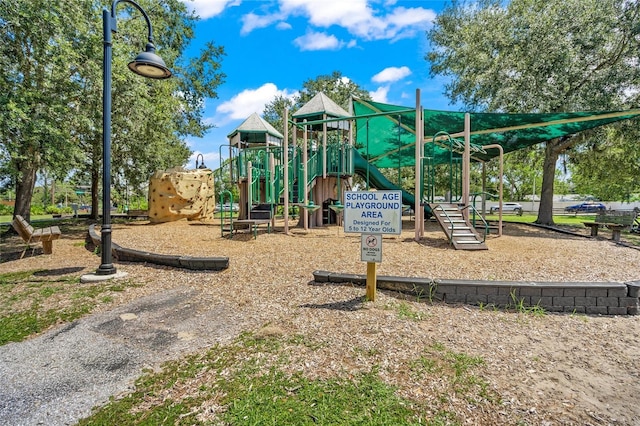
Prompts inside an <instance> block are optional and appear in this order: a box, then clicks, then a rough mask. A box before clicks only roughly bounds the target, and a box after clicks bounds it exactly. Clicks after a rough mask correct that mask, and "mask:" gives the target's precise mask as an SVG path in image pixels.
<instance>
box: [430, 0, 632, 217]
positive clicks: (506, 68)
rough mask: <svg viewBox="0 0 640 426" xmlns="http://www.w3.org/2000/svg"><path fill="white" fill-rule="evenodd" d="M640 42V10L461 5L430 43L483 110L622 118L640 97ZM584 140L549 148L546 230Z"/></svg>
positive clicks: (447, 12) (591, 0) (623, 2)
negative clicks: (565, 164) (602, 113)
mask: <svg viewBox="0 0 640 426" xmlns="http://www.w3.org/2000/svg"><path fill="white" fill-rule="evenodd" d="M639 35H640V2H637V1H628V0H511V1H509V2H504V1H502V0H479V1H473V2H468V1H455V0H454V1H453V3H452V4H451V5H450V6H448V7H447V8H445V9H444V10H443V11H442V13H441V14H439V15H438V17H437V19H436V21H435V23H434V27H433V28H432V29H431V30H430V31H429V32H428V34H427V37H428V39H429V41H430V43H431V47H430V49H429V52H428V53H427V56H426V59H427V61H429V63H430V64H431V74H432V75H433V76H445V77H448V78H449V81H450V82H449V83H448V84H447V85H446V86H445V93H446V95H447V96H448V97H449V98H450V99H451V100H452V101H453V102H459V103H461V104H463V105H464V106H465V107H466V108H468V109H470V110H473V111H482V112H514V113H516V112H517V113H522V112H565V111H579V110H616V109H624V108H628V107H629V102H630V100H631V94H633V93H637V91H638V90H639V89H640V84H639V81H640V80H639V79H638V75H639V73H640V68H639V63H640V58H639V54H640V39H639ZM580 140H583V138H575V137H565V138H561V139H555V140H551V141H548V142H546V146H545V159H544V165H543V170H542V176H543V181H542V193H541V202H540V209H539V212H538V219H537V222H538V223H543V224H552V223H553V216H552V208H553V190H554V188H553V183H554V176H555V170H556V162H557V160H558V158H559V155H560V154H561V153H563V152H564V151H565V150H567V149H569V148H571V147H572V146H574V145H575V144H576V143H577V142H579V141H580Z"/></svg>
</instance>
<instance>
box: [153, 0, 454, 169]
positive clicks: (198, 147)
mask: <svg viewBox="0 0 640 426" xmlns="http://www.w3.org/2000/svg"><path fill="white" fill-rule="evenodd" d="M183 1H184V2H185V4H186V5H187V7H189V8H190V9H191V10H195V12H196V13H197V14H198V15H199V16H200V18H201V21H200V22H199V23H198V25H197V27H196V38H195V40H194V41H192V43H191V45H190V46H189V48H188V50H187V55H188V56H195V55H197V54H198V52H199V51H200V49H201V48H202V47H203V46H204V44H205V43H206V42H209V41H212V42H214V43H215V44H216V45H222V46H224V48H225V51H226V56H225V57H224V59H223V62H222V71H223V72H224V73H225V74H226V75H227V77H226V80H225V82H224V83H223V84H222V85H221V86H219V87H218V98H217V99H207V100H206V102H205V119H206V121H207V123H210V124H213V125H215V126H216V128H214V129H211V130H210V131H209V132H208V133H207V134H206V135H205V136H204V137H202V138H189V139H187V142H188V144H189V147H190V148H191V150H192V151H193V156H192V158H191V159H190V161H189V164H187V168H192V167H194V166H195V158H196V156H197V155H198V154H202V155H203V157H204V161H205V164H206V165H207V166H208V167H210V168H217V167H218V166H219V164H220V158H219V152H220V145H223V144H228V139H227V134H229V133H230V132H231V131H232V130H234V129H235V128H236V127H238V126H239V125H240V124H241V123H242V122H243V121H244V120H245V119H246V118H247V117H249V116H250V115H251V114H253V113H254V112H257V113H258V114H262V111H263V109H264V105H265V104H266V103H268V102H270V101H272V100H273V99H274V97H275V96H276V95H284V96H292V95H293V94H295V93H296V91H297V90H299V89H300V88H301V87H302V83H303V82H304V81H305V80H308V79H315V78H316V77H317V76H319V75H323V74H331V73H332V72H333V71H340V72H341V73H342V75H343V76H345V77H347V78H349V79H350V80H352V81H353V82H355V83H357V84H358V85H359V86H360V87H363V88H364V89H366V90H368V91H369V92H370V94H371V96H372V98H373V99H374V100H377V101H380V102H387V103H391V104H398V105H406V106H414V105H415V93H416V89H418V88H419V89H420V90H421V102H422V104H423V106H424V107H425V108H430V109H445V110H456V108H455V107H453V106H451V105H449V103H448V100H447V99H446V98H445V97H444V96H443V95H442V92H443V81H442V80H437V79H436V80H433V79H431V78H430V77H429V67H428V63H427V62H426V61H425V60H424V56H425V54H426V52H427V40H426V36H425V32H426V31H427V30H428V29H429V28H431V26H432V22H433V19H434V18H435V16H436V14H437V13H438V12H439V11H440V10H442V8H443V7H444V5H445V3H446V0H404V1H403V0H397V1H395V0H195V1H190V0H183ZM161 48H162V47H161V46H159V50H158V53H159V54H160V55H162V52H161ZM222 155H223V157H225V155H226V149H224V150H223V152H222Z"/></svg>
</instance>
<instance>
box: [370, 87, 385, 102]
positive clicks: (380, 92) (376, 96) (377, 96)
mask: <svg viewBox="0 0 640 426" xmlns="http://www.w3.org/2000/svg"><path fill="white" fill-rule="evenodd" d="M388 94H389V86H380V87H378V89H377V90H376V91H375V92H369V96H371V99H373V100H374V101H376V102H383V103H386V102H388V101H387V95H388Z"/></svg>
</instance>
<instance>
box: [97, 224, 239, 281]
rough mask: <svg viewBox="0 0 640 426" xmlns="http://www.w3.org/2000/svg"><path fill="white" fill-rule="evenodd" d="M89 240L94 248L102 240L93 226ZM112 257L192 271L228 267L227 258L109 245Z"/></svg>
mask: <svg viewBox="0 0 640 426" xmlns="http://www.w3.org/2000/svg"><path fill="white" fill-rule="evenodd" d="M89 238H90V239H91V241H92V242H93V244H94V245H95V246H100V244H101V242H102V238H101V237H100V235H98V233H97V232H96V230H95V224H92V225H90V226H89ZM111 252H112V255H113V257H114V258H115V259H116V260H118V261H121V262H144V263H152V264H154V265H164V266H172V267H174V268H183V269H189V270H193V271H221V270H224V269H227V268H228V267H229V258H228V257H222V256H221V257H193V256H180V255H172V254H158V253H151V252H146V251H140V250H134V249H130V248H126V247H121V246H119V245H118V244H115V243H112V244H111Z"/></svg>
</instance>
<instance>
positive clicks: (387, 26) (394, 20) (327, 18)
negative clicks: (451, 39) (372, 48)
mask: <svg viewBox="0 0 640 426" xmlns="http://www.w3.org/2000/svg"><path fill="white" fill-rule="evenodd" d="M394 3H395V2H386V3H384V4H383V5H382V7H383V8H382V9H374V8H373V5H374V2H372V1H370V0H348V1H347V0H325V1H322V2H320V1H317V0H280V10H281V12H282V13H283V14H285V15H302V16H306V17H308V18H309V23H310V24H311V25H313V26H316V27H321V28H329V27H331V26H333V25H337V26H340V27H343V28H345V29H347V30H348V31H349V32H350V33H351V34H353V35H355V36H357V37H360V38H363V39H365V40H380V39H392V40H394V39H399V38H405V37H411V36H413V35H415V33H416V32H417V31H419V30H424V29H426V28H427V27H428V26H429V25H430V24H431V23H432V22H433V20H434V19H435V17H436V13H435V12H434V11H433V10H431V9H425V8H423V7H411V8H406V7H395V5H394Z"/></svg>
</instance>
